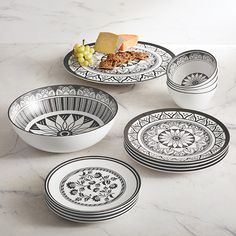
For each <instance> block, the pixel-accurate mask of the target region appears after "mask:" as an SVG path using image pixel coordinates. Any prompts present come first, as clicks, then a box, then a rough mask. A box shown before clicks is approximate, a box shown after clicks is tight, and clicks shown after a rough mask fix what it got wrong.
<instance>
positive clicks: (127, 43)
mask: <svg viewBox="0 0 236 236" xmlns="http://www.w3.org/2000/svg"><path fill="white" fill-rule="evenodd" d="M120 36H121V37H122V38H123V43H122V44H121V46H120V51H127V50H128V49H130V48H131V47H134V46H136V45H137V43H138V35H134V34H120Z"/></svg>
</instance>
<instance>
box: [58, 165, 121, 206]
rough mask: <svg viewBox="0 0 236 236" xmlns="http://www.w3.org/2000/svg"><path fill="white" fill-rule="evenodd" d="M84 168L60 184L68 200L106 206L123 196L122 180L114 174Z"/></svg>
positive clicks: (108, 171)
mask: <svg viewBox="0 0 236 236" xmlns="http://www.w3.org/2000/svg"><path fill="white" fill-rule="evenodd" d="M98 169H100V168H85V169H81V170H78V171H76V172H72V173H71V174H69V176H68V177H66V178H65V180H64V181H63V183H62V184H61V192H62V194H63V196H64V197H65V198H67V199H68V200H70V201H72V202H74V203H76V204H81V205H86V206H92V205H96V204H99V205H101V204H107V203H109V202H111V201H113V200H114V199H116V198H118V197H119V196H120V195H121V194H123V192H124V189H125V181H124V179H123V178H122V177H121V176H120V175H118V174H117V173H116V172H114V171H111V170H107V169H105V168H102V169H101V170H99V171H98Z"/></svg>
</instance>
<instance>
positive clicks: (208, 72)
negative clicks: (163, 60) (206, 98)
mask: <svg viewBox="0 0 236 236" xmlns="http://www.w3.org/2000/svg"><path fill="white" fill-rule="evenodd" d="M217 81H218V68H217V61H216V59H215V57H214V56H213V55H212V54H210V53H209V52H206V51H202V50H191V51H186V52H183V53H181V54H179V55H177V56H175V57H174V58H173V59H172V60H171V61H170V63H169V65H168V67H167V85H169V86H171V87H173V88H175V89H181V90H183V91H184V90H185V91H186V90H187V91H201V89H205V88H208V87H209V86H213V87H214V86H215V85H216V83H217Z"/></svg>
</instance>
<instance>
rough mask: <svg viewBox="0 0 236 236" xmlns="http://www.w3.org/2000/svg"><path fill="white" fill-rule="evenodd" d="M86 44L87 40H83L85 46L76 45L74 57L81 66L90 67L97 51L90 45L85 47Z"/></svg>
mask: <svg viewBox="0 0 236 236" xmlns="http://www.w3.org/2000/svg"><path fill="white" fill-rule="evenodd" d="M84 42H85V40H83V44H78V43H77V44H75V45H74V49H73V51H74V56H75V57H76V58H77V60H78V62H79V63H80V65H81V66H89V65H92V64H93V54H94V52H95V50H94V49H93V48H92V47H90V46H89V45H84Z"/></svg>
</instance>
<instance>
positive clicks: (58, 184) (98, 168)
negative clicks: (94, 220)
mask: <svg viewBox="0 0 236 236" xmlns="http://www.w3.org/2000/svg"><path fill="white" fill-rule="evenodd" d="M140 186H141V180H140V177H139V174H138V173H137V172H136V171H135V170H134V169H133V168H132V167H131V166H129V165H128V164H127V163H125V162H123V161H120V160H117V159H114V158H110V157H103V156H86V157H79V158H75V159H71V160H69V161H66V162H64V163H62V164H60V165H58V166H57V167H55V168H54V169H53V170H52V171H51V172H50V173H49V174H48V176H47V178H46V180H45V195H46V199H47V200H48V201H50V202H51V203H53V204H54V205H55V206H56V207H57V208H59V209H61V210H65V211H66V212H75V213H78V214H80V215H83V214H91V215H96V216H97V215H101V214H102V213H110V212H112V211H117V210H119V209H122V208H124V209H126V208H125V207H126V206H128V205H129V204H132V203H133V201H134V199H137V196H138V193H139V190H140Z"/></svg>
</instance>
